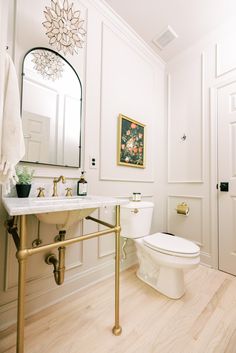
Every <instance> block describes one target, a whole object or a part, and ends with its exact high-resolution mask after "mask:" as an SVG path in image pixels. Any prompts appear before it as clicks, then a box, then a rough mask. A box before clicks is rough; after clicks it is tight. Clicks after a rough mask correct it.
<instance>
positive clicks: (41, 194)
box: [37, 188, 45, 197]
mask: <svg viewBox="0 0 236 353" xmlns="http://www.w3.org/2000/svg"><path fill="white" fill-rule="evenodd" d="M37 190H38V191H39V192H38V195H37V197H45V194H44V190H45V189H44V188H38V189H37Z"/></svg>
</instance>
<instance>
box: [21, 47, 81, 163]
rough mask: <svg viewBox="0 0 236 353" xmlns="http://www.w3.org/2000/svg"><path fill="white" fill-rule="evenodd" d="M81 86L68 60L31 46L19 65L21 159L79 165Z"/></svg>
mask: <svg viewBox="0 0 236 353" xmlns="http://www.w3.org/2000/svg"><path fill="white" fill-rule="evenodd" d="M81 105H82V87H81V82H80V79H79V76H78V74H77V73H76V71H75V70H74V68H73V67H72V66H71V65H70V63H69V62H68V61H67V60H65V59H64V58H63V57H62V56H61V55H60V54H58V53H56V52H55V51H53V50H51V49H46V48H34V49H32V50H30V51H29V52H28V53H27V54H26V55H25V57H24V60H23V67H22V102H21V108H22V123H23V131H24V139H25V146H26V153H25V156H24V158H23V161H24V162H31V163H42V164H50V165H57V166H68V167H77V168H78V167H80V164H81V161H80V159H81V157H80V156H81Z"/></svg>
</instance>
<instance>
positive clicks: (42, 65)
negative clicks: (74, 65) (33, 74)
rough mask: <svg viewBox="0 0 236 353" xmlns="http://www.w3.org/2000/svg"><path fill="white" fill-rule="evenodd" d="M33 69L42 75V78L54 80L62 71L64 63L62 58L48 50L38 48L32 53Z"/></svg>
mask: <svg viewBox="0 0 236 353" xmlns="http://www.w3.org/2000/svg"><path fill="white" fill-rule="evenodd" d="M32 55H33V59H32V62H33V63H34V64H35V66H34V69H35V70H36V71H37V72H38V73H39V74H41V75H42V76H43V78H44V79H47V80H52V81H56V80H58V79H59V78H60V77H61V76H62V73H63V66H64V65H65V64H64V63H63V61H62V59H61V58H60V57H59V56H58V55H55V54H54V53H52V52H51V51H48V50H43V49H38V50H36V51H34V53H32Z"/></svg>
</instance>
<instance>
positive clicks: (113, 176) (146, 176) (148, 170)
mask: <svg viewBox="0 0 236 353" xmlns="http://www.w3.org/2000/svg"><path fill="white" fill-rule="evenodd" d="M105 34H106V35H107V40H109V39H111V36H113V38H114V39H113V40H117V43H118V44H119V45H121V46H122V44H123V48H124V49H127V65H130V57H129V55H130V56H131V55H134V57H135V59H136V58H137V60H135V62H134V65H137V68H140V67H141V65H142V67H144V68H145V70H146V71H147V75H146V81H145V84H147V80H148V79H150V80H151V81H149V82H148V83H149V89H151V86H152V94H153V97H154V92H155V85H156V83H155V78H156V67H155V66H154V64H153V62H151V61H150V60H149V58H148V57H147V56H145V55H144V54H143V53H141V52H140V51H139V50H137V48H136V47H135V43H132V41H130V40H128V38H127V37H124V36H122V35H121V33H120V32H119V31H118V30H116V29H114V28H113V26H109V25H108V24H107V23H105V22H102V40H101V41H102V43H101V84H100V168H99V169H100V173H99V179H100V180H102V181H118V182H141V183H154V167H153V158H152V154H153V152H152V147H151V139H152V135H153V125H152V124H153V123H152V124H151V120H150V119H151V117H154V116H156V111H157V106H156V103H155V104H154V99H153V100H152V99H151V97H150V95H148V96H147V98H148V99H149V100H150V104H146V107H145V108H143V107H142V109H146V112H145V114H143V113H142V114H141V113H140V112H139V113H138V112H137V113H136V114H131V116H130V115H129V114H128V113H127V111H128V110H131V104H129V103H124V102H123V103H121V106H126V108H123V109H124V111H118V110H117V109H120V108H118V106H116V104H115V103H114V104H113V103H112V102H109V104H113V106H112V108H110V110H111V111H110V112H109V119H108V118H107V114H108V112H107V111H105V108H104V107H106V109H107V99H106V97H105V93H106V92H105V90H107V89H108V88H107V85H110V84H111V85H112V83H109V79H110V77H105V76H104V75H105V70H104V67H105V60H107V58H106V55H110V52H109V51H108V52H106V50H107V48H108V46H109V43H107V42H105ZM121 43H122V44H121ZM123 55H125V54H124V53H123ZM122 65H124V63H123V64H122ZM106 67H107V66H106ZM127 67H128V66H127ZM125 68H126V67H125ZM126 69H127V68H126ZM139 71H140V70H139ZM124 74H125V73H124ZM132 74H133V73H132ZM132 74H131V75H132ZM131 78H132V76H131ZM130 82H133V79H132V80H130ZM124 83H125V81H124ZM119 84H121V82H119ZM111 87H113V86H111ZM130 92H131V93H132V94H135V92H133V90H131V91H130ZM131 98H132V97H131ZM142 99H145V97H144V96H143V95H142ZM138 100H139V98H138ZM119 113H123V114H126V115H128V116H130V117H131V118H133V119H135V120H138V121H140V122H142V123H144V124H145V125H146V167H145V168H144V169H142V168H134V167H133V168H132V167H126V166H117V160H116V159H117V142H116V147H115V150H114V146H113V144H112V145H110V146H108V147H107V146H106V147H104V143H105V142H104V141H105V136H104V135H103V134H104V131H105V130H106V127H107V123H109V124H112V128H111V130H110V131H111V133H112V134H113V135H114V132H115V140H117V134H118V131H117V129H118V127H117V126H118V124H117V119H118V115H119ZM142 118H143V120H141V119H142ZM110 119H116V120H115V122H114V120H113V123H111V121H110ZM109 121H110V122H109ZM152 121H154V120H152ZM106 131H107V130H106ZM105 154H106V155H105ZM108 155H109V160H110V163H112V164H113V165H114V167H113V168H111V169H110V170H109V171H108V170H106V165H107V163H106V162H105V161H106V160H107V158H108ZM114 170H116V172H115V171H114Z"/></svg>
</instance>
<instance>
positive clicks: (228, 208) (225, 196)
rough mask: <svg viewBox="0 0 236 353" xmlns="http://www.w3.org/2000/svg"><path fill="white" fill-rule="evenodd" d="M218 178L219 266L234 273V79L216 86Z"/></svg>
mask: <svg viewBox="0 0 236 353" xmlns="http://www.w3.org/2000/svg"><path fill="white" fill-rule="evenodd" d="M218 180H219V269H220V270H222V271H225V272H228V273H231V274H233V275H236V82H235V83H231V84H229V85H227V86H224V87H222V88H221V89H219V90H218ZM222 183H226V185H224V184H222ZM227 183H228V191H227Z"/></svg>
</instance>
